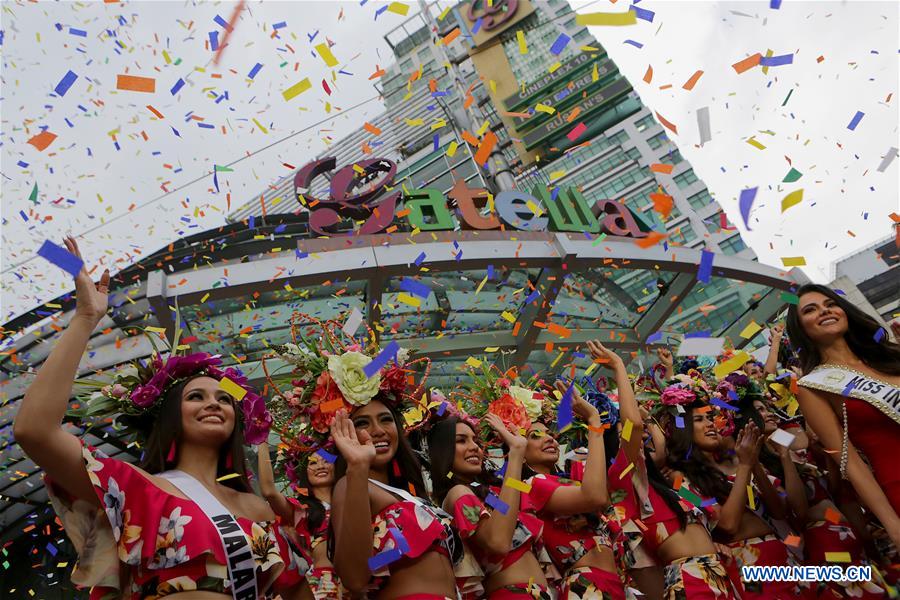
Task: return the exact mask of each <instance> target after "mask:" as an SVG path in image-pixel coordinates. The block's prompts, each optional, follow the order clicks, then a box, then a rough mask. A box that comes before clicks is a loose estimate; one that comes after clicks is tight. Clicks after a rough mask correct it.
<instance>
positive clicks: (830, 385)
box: [797, 365, 900, 424]
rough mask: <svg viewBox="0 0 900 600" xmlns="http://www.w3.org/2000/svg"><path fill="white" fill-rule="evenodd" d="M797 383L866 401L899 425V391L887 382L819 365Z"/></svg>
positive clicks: (838, 368)
mask: <svg viewBox="0 0 900 600" xmlns="http://www.w3.org/2000/svg"><path fill="white" fill-rule="evenodd" d="M797 383H798V384H799V385H802V386H803V387H808V388H812V389H814V390H822V391H825V392H831V393H832V394H837V395H838V396H850V397H851V398H856V399H858V400H863V401H864V402H868V403H869V404H871V405H872V406H874V407H875V408H877V409H878V410H879V411H881V413H882V414H884V416H886V417H888V418H889V419H892V420H893V421H894V422H895V423H897V424H900V388H898V387H897V386H895V385H893V384H890V383H888V382H887V381H882V380H881V379H876V378H874V377H872V376H870V375H866V374H864V373H860V372H859V371H855V370H853V369H849V368H847V367H844V366H842V365H819V366H818V367H816V368H815V369H813V370H812V372H811V373H810V374H809V375H806V376H804V377H802V378H801V379H800V381H798V382H797ZM845 392H846V393H845Z"/></svg>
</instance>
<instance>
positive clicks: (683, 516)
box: [644, 446, 687, 530]
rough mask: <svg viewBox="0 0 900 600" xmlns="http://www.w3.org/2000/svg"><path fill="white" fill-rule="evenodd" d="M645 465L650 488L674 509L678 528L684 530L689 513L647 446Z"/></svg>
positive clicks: (645, 448)
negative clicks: (657, 465) (658, 467)
mask: <svg viewBox="0 0 900 600" xmlns="http://www.w3.org/2000/svg"><path fill="white" fill-rule="evenodd" d="M644 464H646V465H647V480H648V482H649V483H650V487H652V488H653V489H654V490H656V493H657V494H659V495H660V497H661V498H662V499H663V502H665V503H666V504H667V505H668V506H669V508H670V509H672V512H673V513H675V516H676V517H677V518H678V527H679V528H680V529H682V530H684V528H685V527H687V513H686V512H684V508H682V506H681V502H679V501H678V492H676V491H675V490H673V489H672V486H671V483H670V482H669V481H667V480H666V478H665V477H664V476H663V474H662V473H660V472H659V469H657V468H656V463H655V462H653V456H652V455H651V454H650V449H649V448H648V447H646V446H644Z"/></svg>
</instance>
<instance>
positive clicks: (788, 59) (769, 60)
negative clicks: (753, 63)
mask: <svg viewBox="0 0 900 600" xmlns="http://www.w3.org/2000/svg"><path fill="white" fill-rule="evenodd" d="M793 63H794V55H793V54H782V55H781V56H763V57H762V58H760V59H759V64H760V66H762V67H780V66H782V65H790V64H793Z"/></svg>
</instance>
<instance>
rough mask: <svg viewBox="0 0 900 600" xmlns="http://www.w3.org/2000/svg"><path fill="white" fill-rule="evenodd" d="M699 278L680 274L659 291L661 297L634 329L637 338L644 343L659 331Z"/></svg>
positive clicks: (688, 274)
mask: <svg viewBox="0 0 900 600" xmlns="http://www.w3.org/2000/svg"><path fill="white" fill-rule="evenodd" d="M695 283H697V277H696V276H695V275H692V274H690V273H679V274H678V275H676V276H675V278H674V279H672V281H670V282H669V283H668V284H667V285H666V287H664V288H662V289H661V290H659V296H658V297H657V298H656V301H655V302H654V303H653V305H652V306H651V307H650V308H649V309H648V310H647V311H645V312H644V315H643V316H642V317H641V318H640V320H639V321H638V322H637V325H635V327H634V331H635V334H636V335H637V338H638V339H639V340H640V341H641V342H644V340H646V339H647V336H649V335H650V334H652V333H655V332H657V331H659V328H660V327H662V326H663V324H664V323H665V322H666V320H667V319H668V318H669V317H670V316H671V315H672V313H674V312H675V309H677V308H678V306H679V305H680V304H681V302H682V301H683V300H684V299H685V297H686V296H687V295H688V294H689V293H690V292H691V290H692V289H694V284H695Z"/></svg>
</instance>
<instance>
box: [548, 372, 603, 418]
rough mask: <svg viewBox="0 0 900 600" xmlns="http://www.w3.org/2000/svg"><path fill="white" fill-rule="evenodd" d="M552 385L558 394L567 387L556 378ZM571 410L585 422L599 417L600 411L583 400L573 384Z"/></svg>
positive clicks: (563, 391) (567, 387) (564, 391)
mask: <svg viewBox="0 0 900 600" xmlns="http://www.w3.org/2000/svg"><path fill="white" fill-rule="evenodd" d="M554 385H555V386H556V389H557V390H559V393H560V394H565V393H566V391H567V390H568V389H569V386H568V385H567V384H566V383H565V382H564V381H559V380H558V381H557V382H556V383H555V384H554ZM572 412H573V413H574V414H575V416H576V417H578V418H579V419H581V420H582V421H584V422H585V423H587V422H588V421H590V420H591V419H596V420H599V419H600V411H598V410H597V407H595V406H594V405H593V404H591V403H590V402H588V401H587V400H585V399H584V397H583V396H582V395H581V392H579V391H578V388H577V387H575V386H572Z"/></svg>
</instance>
